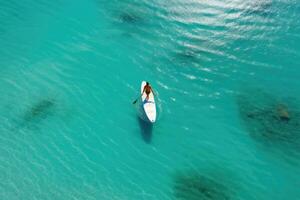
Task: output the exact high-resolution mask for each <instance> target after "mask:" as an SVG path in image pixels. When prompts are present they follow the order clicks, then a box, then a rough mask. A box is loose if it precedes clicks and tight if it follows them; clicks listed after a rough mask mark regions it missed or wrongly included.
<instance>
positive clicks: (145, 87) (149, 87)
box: [142, 82, 154, 101]
mask: <svg viewBox="0 0 300 200" xmlns="http://www.w3.org/2000/svg"><path fill="white" fill-rule="evenodd" d="M144 92H145V93H146V95H147V96H146V100H147V101H148V99H149V94H150V93H151V92H152V93H153V95H154V92H153V90H152V88H151V86H150V84H149V82H146V85H145V86H144V90H143V92H142V95H143V94H144Z"/></svg>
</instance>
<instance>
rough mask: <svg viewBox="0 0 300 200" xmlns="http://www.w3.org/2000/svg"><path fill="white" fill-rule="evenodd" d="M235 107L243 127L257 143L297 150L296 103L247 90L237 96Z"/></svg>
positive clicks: (298, 123) (299, 145)
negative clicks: (284, 146)
mask: <svg viewBox="0 0 300 200" xmlns="http://www.w3.org/2000/svg"><path fill="white" fill-rule="evenodd" d="M237 104H238V108H239V112H240V117H241V119H242V121H243V124H244V125H245V127H246V128H247V130H248V132H249V134H250V136H251V137H252V138H254V139H255V140H256V141H260V142H263V143H264V144H271V145H273V146H274V145H288V147H292V146H293V147H297V148H298V150H300V133H299V131H300V109H299V105H297V101H295V100H292V99H286V100H285V99H279V98H275V97H274V96H272V95H270V94H268V93H266V92H264V91H261V90H248V91H245V92H243V93H242V94H240V95H239V96H238V98H237ZM284 149H286V148H284Z"/></svg>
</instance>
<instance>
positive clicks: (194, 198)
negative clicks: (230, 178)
mask: <svg viewBox="0 0 300 200" xmlns="http://www.w3.org/2000/svg"><path fill="white" fill-rule="evenodd" d="M173 189H174V195H175V197H176V198H177V199H181V200H229V199H231V198H230V194H229V191H228V190H227V188H226V187H225V186H224V185H223V184H221V183H219V182H217V181H215V180H213V179H211V178H208V177H207V176H203V175H200V174H198V173H195V172H191V173H186V174H176V176H175V178H174V187H173Z"/></svg>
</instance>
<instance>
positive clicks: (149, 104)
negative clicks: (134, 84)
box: [141, 81, 156, 123]
mask: <svg viewBox="0 0 300 200" xmlns="http://www.w3.org/2000/svg"><path fill="white" fill-rule="evenodd" d="M145 85H146V81H142V84H141V93H142V92H143V90H144V87H145ZM146 97H147V95H146V93H144V94H143V95H142V104H143V105H142V106H143V109H144V111H145V114H146V116H147V118H148V120H149V121H150V122H152V123H154V122H155V120H156V105H155V99H154V95H153V93H152V92H151V93H150V94H149V99H148V100H146Z"/></svg>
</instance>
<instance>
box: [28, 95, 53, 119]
mask: <svg viewBox="0 0 300 200" xmlns="http://www.w3.org/2000/svg"><path fill="white" fill-rule="evenodd" d="M55 105H56V101H55V100H54V99H51V98H50V99H42V100H40V101H38V102H37V103H36V104H33V105H32V106H31V107H29V108H28V109H27V111H26V112H25V114H24V115H23V117H22V121H23V123H22V124H28V123H32V122H35V121H39V120H41V119H44V118H46V117H48V116H49V115H50V114H51V113H52V111H53V109H54V107H55Z"/></svg>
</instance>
